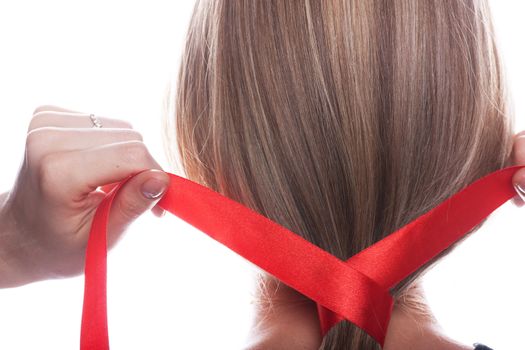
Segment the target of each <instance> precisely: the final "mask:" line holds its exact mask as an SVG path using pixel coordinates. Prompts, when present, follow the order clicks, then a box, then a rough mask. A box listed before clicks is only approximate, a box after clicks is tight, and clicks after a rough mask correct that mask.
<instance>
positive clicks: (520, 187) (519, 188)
mask: <svg viewBox="0 0 525 350" xmlns="http://www.w3.org/2000/svg"><path fill="white" fill-rule="evenodd" d="M514 188H515V189H516V192H518V195H519V196H520V198H521V199H522V200H523V201H524V202H525V184H514Z"/></svg>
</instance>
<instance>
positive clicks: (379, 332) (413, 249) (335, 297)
mask: <svg viewBox="0 0 525 350" xmlns="http://www.w3.org/2000/svg"><path fill="white" fill-rule="evenodd" d="M523 167H525V166H513V167H508V168H505V169H501V170H498V171H495V172H493V173H491V174H488V175H486V176H485V177H483V178H481V179H478V180H477V181H475V182H473V183H472V184H470V185H469V186H467V187H465V188H464V189H463V190H461V191H460V192H458V193H456V194H454V195H453V196H451V197H450V198H449V199H447V200H445V201H444V202H442V203H441V204H440V205H438V206H437V207H435V208H434V209H432V210H430V211H429V212H427V213H425V214H423V215H421V216H420V217H418V218H417V219H415V220H414V221H412V222H410V223H409V224H407V225H406V226H404V227H402V228H401V229H399V230H397V231H396V232H394V233H392V234H390V235H388V236H387V237H385V238H384V239H382V240H381V241H379V242H377V243H375V244H374V245H372V246H370V247H368V248H366V249H364V250H362V251H361V252H359V253H358V254H356V255H354V256H353V257H351V258H350V259H348V260H347V261H342V260H340V259H338V258H336V257H335V256H333V255H331V254H329V253H328V252H326V251H324V250H322V249H320V248H319V247H317V246H315V245H314V244H312V243H310V242H308V241H307V240H305V239H304V238H302V237H301V236H299V235H297V234H296V233H294V232H292V231H290V230H288V229H286V228H284V227H282V226H280V225H279V224H277V223H276V222H274V221H272V220H270V219H268V218H266V217H265V216H263V215H261V214H259V213H257V212H255V211H253V210H252V209H250V208H248V207H245V206H244V205H242V204H240V203H238V202H236V201H233V200H231V199H230V198H227V197H225V196H223V195H221V194H219V193H217V192H215V191H213V190H211V189H209V188H207V187H204V186H202V185H200V184H197V183H195V182H193V181H190V180H188V179H185V178H182V177H179V176H177V175H174V174H170V173H168V175H170V179H171V181H170V185H169V187H168V190H167V192H166V194H165V195H164V197H163V198H162V199H161V200H160V202H159V205H160V207H162V208H163V209H165V210H166V211H169V212H170V213H172V214H174V215H176V216H178V217H179V218H181V219H182V220H184V221H186V222H188V223H189V224H191V225H192V226H194V227H195V228H197V229H199V230H201V231H202V232H204V233H206V234H207V235H209V236H210V237H212V238H213V239H215V240H217V241H218V242H220V243H222V244H224V245H225V246H227V247H228V248H230V249H231V250H233V251H234V252H236V253H237V254H239V255H241V256H242V257H244V258H246V259H247V260H249V261H251V262H252V263H254V264H256V265H257V266H259V267H260V268H262V269H263V270H265V271H267V272H268V273H270V274H272V275H273V276H275V277H277V278H278V279H279V280H281V281H282V282H284V283H285V284H287V285H288V286H290V287H292V288H294V289H296V290H297V291H299V292H300V293H302V294H304V295H305V296H307V297H309V298H310V299H312V300H314V301H315V302H317V305H318V311H319V319H320V323H321V332H322V334H323V335H324V334H326V332H328V330H329V329H330V328H331V327H332V326H334V325H335V324H337V323H338V322H339V321H341V320H343V319H346V320H348V321H350V322H352V323H353V324H355V325H357V326H358V327H360V328H361V329H363V330H364V331H365V332H366V333H368V334H369V335H370V336H372V337H373V338H374V339H376V340H377V342H378V343H379V344H381V346H383V344H384V341H385V336H386V331H387V327H388V322H389V320H390V314H391V311H392V306H393V299H392V296H391V295H390V293H389V289H390V288H392V287H394V286H395V285H396V284H398V283H399V282H401V281H402V280H403V279H405V278H406V277H407V276H409V275H410V274H411V273H413V272H414V271H416V270H417V269H418V268H420V267H421V266H422V265H424V264H425V263H426V262H428V261H429V260H430V259H432V258H433V257H435V256H436V255H437V254H439V253H440V252H441V251H443V250H444V249H446V248H447V247H449V246H450V245H451V244H452V243H454V242H456V241H457V240H458V239H460V238H461V237H462V236H464V235H465V234H466V233H467V232H468V231H470V230H471V229H472V228H474V227H475V226H476V225H477V224H479V223H480V222H481V221H482V220H483V219H484V218H486V217H487V216H488V215H490V214H491V213H492V212H493V211H494V210H496V209H497V208H498V207H500V206H501V205H502V204H504V203H505V202H506V201H508V200H509V199H511V198H512V197H514V196H515V195H516V192H515V190H514V187H513V185H512V176H513V175H514V173H515V172H516V171H517V170H518V169H520V168H523ZM133 176H134V175H131V176H129V177H127V178H126V179H125V180H123V181H121V182H120V183H119V184H118V185H117V186H116V187H115V188H113V189H112V190H111V191H110V192H109V193H108V195H107V196H106V198H104V200H103V201H102V202H101V204H100V205H99V207H98V208H97V211H96V213H95V217H94V219H93V223H92V226H91V231H90V236H89V240H88V244H87V250H86V266H85V290H84V305H83V312H82V329H81V339H80V346H81V349H100V350H104V349H109V338H108V326H107V308H106V306H107V305H106V250H107V243H106V229H107V223H108V214H109V211H110V209H111V203H112V201H113V199H114V198H115V195H116V194H117V193H118V191H119V190H120V188H121V187H122V186H123V185H124V184H125V183H126V182H127V181H128V180H129V179H130V178H132V177H133Z"/></svg>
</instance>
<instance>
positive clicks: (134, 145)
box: [123, 141, 150, 163]
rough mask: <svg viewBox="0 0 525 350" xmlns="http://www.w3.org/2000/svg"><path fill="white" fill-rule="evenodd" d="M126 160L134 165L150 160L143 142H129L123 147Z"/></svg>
mask: <svg viewBox="0 0 525 350" xmlns="http://www.w3.org/2000/svg"><path fill="white" fill-rule="evenodd" d="M123 153H124V157H123V158H124V160H125V161H127V162H132V163H139V162H140V163H142V162H144V160H145V159H149V158H150V155H149V151H148V149H147V148H146V145H145V144H144V142H142V141H129V142H126V143H125V144H124V147H123Z"/></svg>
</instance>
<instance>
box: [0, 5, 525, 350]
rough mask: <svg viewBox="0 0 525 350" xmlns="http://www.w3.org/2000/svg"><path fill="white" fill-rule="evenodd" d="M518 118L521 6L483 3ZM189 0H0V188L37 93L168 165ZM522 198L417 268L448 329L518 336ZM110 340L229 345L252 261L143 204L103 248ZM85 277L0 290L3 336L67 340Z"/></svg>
mask: <svg viewBox="0 0 525 350" xmlns="http://www.w3.org/2000/svg"><path fill="white" fill-rule="evenodd" d="M491 5H492V8H493V14H494V18H495V24H496V30H497V32H498V36H499V40H500V46H501V53H502V55H503V58H504V62H505V65H506V67H507V71H508V75H509V80H510V85H511V89H512V92H513V95H514V100H515V106H516V116H517V118H516V119H517V124H516V131H519V130H522V129H525V123H524V122H525V116H524V113H525V99H524V98H523V94H524V92H525V86H524V84H525V70H524V68H523V62H525V45H524V44H523V36H524V34H525V23H524V21H523V13H525V5H524V3H523V2H520V1H510V0H507V1H501V0H498V1H495V0H493V1H492V2H491ZM192 6H193V1H147V2H146V1H143V2H138V1H125V2H124V1H122V2H116V1H113V2H112V1H102V0H91V1H89V2H87V1H86V2H79V1H65V0H64V1H57V0H54V1H16V2H15V1H10V2H8V1H2V2H0V50H1V51H0V122H1V124H0V159H1V164H2V168H1V171H0V191H1V192H4V191H8V190H9V188H10V187H11V185H12V183H13V181H14V179H15V176H16V173H17V169H18V166H19V164H20V161H21V160H22V156H23V151H24V141H25V133H26V128H27V126H28V123H29V120H30V118H31V114H32V111H33V110H34V108H36V107H37V106H38V105H40V104H55V105H60V106H63V107H65V108H70V109H75V110H79V111H83V112H89V113H96V114H98V115H102V116H108V117H112V118H119V119H126V120H129V121H130V122H131V123H132V124H133V126H134V127H135V129H137V130H139V131H140V132H141V133H142V134H143V136H144V140H145V142H146V144H147V145H148V147H149V149H150V151H151V153H152V154H153V155H154V157H155V158H156V159H157V161H158V162H159V163H160V164H161V165H162V166H163V167H164V169H165V170H166V171H171V172H175V169H170V168H169V166H168V164H167V161H166V157H165V156H164V154H163V149H162V143H161V137H160V130H161V123H160V121H161V118H160V117H161V112H162V100H163V97H164V91H165V88H166V86H167V84H168V82H169V79H170V77H173V76H174V73H175V72H176V71H177V69H178V63H179V56H180V53H181V49H182V43H183V39H184V36H185V32H186V28H187V25H188V21H189V17H190V14H191V10H192ZM524 210H525V208H523V209H522V210H520V209H516V208H515V207H514V206H512V205H511V204H510V203H508V204H505V205H504V206H503V207H501V208H500V209H499V210H498V211H497V212H496V213H495V214H494V215H493V217H492V218H491V219H490V220H489V222H488V223H487V224H486V226H485V227H484V228H483V229H482V230H481V231H479V232H478V233H476V234H475V235H474V236H473V237H471V238H470V239H469V240H468V241H467V242H466V243H464V244H463V245H462V246H461V247H460V248H458V249H457V250H456V251H455V252H454V253H453V254H452V255H451V256H450V257H448V258H447V259H445V260H444V261H442V262H441V263H440V264H439V265H438V266H437V267H436V268H435V269H434V270H432V271H431V272H430V273H429V274H428V275H427V276H426V278H425V287H426V290H427V292H428V298H429V300H430V303H431V306H432V308H433V309H434V312H435V313H436V315H437V317H438V319H439V321H440V322H441V324H442V326H443V328H444V329H445V331H447V332H448V333H449V334H450V335H451V336H452V337H454V338H456V339H458V340H460V341H463V342H466V343H472V342H474V341H479V342H484V343H486V344H487V345H490V346H492V347H494V348H495V349H496V350H501V349H518V348H520V346H521V347H522V348H523V346H524V345H523V332H524V331H525V321H524V320H523V317H524V315H525V301H524V300H525V298H523V296H524V295H525V273H524V272H525V258H524V254H523V251H524V249H525V238H524V234H525V232H524V230H523V227H524V225H523V221H522V220H520V216H523V213H524ZM108 266H109V267H108V268H109V272H108V273H109V276H108V279H109V280H108V304H109V329H110V339H111V345H112V348H113V349H237V348H240V347H241V345H242V343H243V341H244V339H245V334H246V332H247V330H248V329H249V326H250V312H251V310H250V305H251V304H250V302H251V295H252V294H251V293H252V287H251V285H252V278H253V274H254V271H255V270H254V268H253V267H252V266H251V265H249V264H248V263H246V262H245V261H244V260H243V259H242V258H240V257H238V256H236V255H235V254H233V253H231V252H230V251H228V250H227V249H226V248H224V247H222V246H220V245H219V244H217V243H215V242H214V241H212V240H211V239H209V238H208V237H207V236H205V235H204V234H202V233H200V232H198V231H196V230H195V229H193V228H192V227H190V226H189V225H187V224H185V223H184V222H182V221H181V220H179V219H177V218H175V217H174V216H172V215H171V214H167V215H166V216H165V217H164V218H162V219H159V218H156V217H154V216H153V215H152V214H151V213H147V214H146V215H144V216H143V217H141V218H140V219H139V220H138V221H137V222H136V223H135V224H134V225H133V226H132V227H131V229H130V230H129V231H128V234H127V236H126V237H125V238H124V239H123V240H122V242H121V244H120V245H119V246H117V247H116V249H114V250H113V251H112V252H111V254H110V256H109V261H108ZM82 297H83V279H82V277H78V278H73V279H68V280H57V281H47V282H39V283H33V284H30V285H27V286H24V287H21V288H16V289H4V290H0V349H74V348H78V341H79V336H80V316H81V307H82Z"/></svg>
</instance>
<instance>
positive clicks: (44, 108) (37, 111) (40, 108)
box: [33, 105, 56, 115]
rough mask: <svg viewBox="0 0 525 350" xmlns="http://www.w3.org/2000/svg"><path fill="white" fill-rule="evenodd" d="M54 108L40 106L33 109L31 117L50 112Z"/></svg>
mask: <svg viewBox="0 0 525 350" xmlns="http://www.w3.org/2000/svg"><path fill="white" fill-rule="evenodd" d="M55 108H56V107H55V106H52V105H40V106H38V107H37V108H35V110H34V111H33V115H35V114H38V113H40V112H46V111H52V110H54V109H55Z"/></svg>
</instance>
